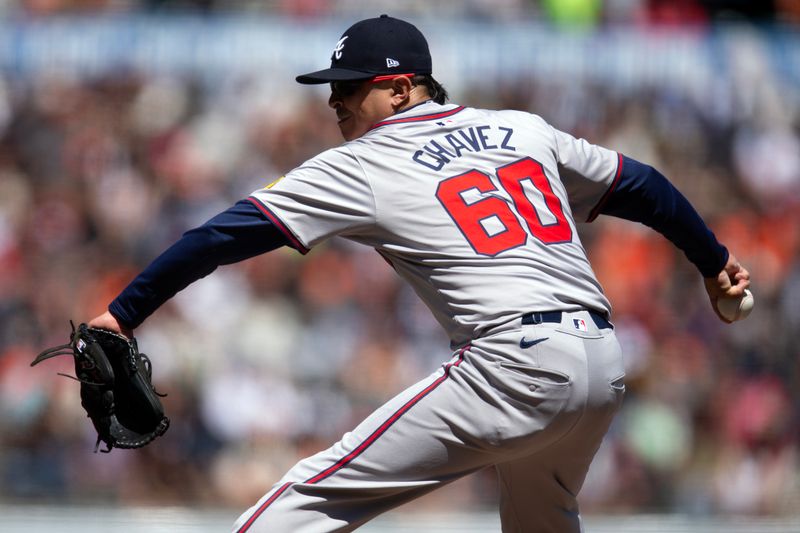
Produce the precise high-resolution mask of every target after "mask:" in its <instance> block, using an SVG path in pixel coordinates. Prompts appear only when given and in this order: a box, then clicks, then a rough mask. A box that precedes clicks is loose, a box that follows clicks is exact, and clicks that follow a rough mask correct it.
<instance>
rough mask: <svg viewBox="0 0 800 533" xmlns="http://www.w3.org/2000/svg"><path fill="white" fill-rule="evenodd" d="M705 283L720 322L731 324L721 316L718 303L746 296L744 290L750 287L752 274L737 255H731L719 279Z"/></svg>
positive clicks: (705, 281) (705, 279) (708, 279)
mask: <svg viewBox="0 0 800 533" xmlns="http://www.w3.org/2000/svg"><path fill="white" fill-rule="evenodd" d="M703 281H704V283H705V287H706V292H707V293H708V298H709V300H711V307H713V308H714V312H715V313H716V314H717V316H718V317H719V318H720V320H722V321H723V322H725V323H729V322H730V321H729V320H726V319H725V318H723V317H722V315H720V313H719V310H718V308H717V302H718V301H719V300H720V299H721V298H724V299H733V298H739V297H741V296H742V295H743V294H744V290H745V289H746V288H748V287H749V286H750V272H748V271H747V269H746V268H744V267H743V266H742V265H741V263H739V260H738V259H736V256H735V255H733V254H729V256H728V262H727V263H725V267H724V268H723V269H722V271H721V272H720V273H719V274H717V277H715V278H704V279H703Z"/></svg>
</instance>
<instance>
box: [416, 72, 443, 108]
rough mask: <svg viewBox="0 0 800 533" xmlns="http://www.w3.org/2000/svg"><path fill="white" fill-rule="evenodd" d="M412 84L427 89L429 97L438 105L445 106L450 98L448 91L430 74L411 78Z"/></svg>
mask: <svg viewBox="0 0 800 533" xmlns="http://www.w3.org/2000/svg"><path fill="white" fill-rule="evenodd" d="M411 83H413V84H414V85H421V86H423V87H425V88H426V89H427V90H428V95H429V96H430V97H431V100H433V101H434V102H436V103H437V104H444V103H445V102H447V99H448V98H449V96H448V95H447V89H445V88H444V87H443V86H442V84H441V83H439V82H438V81H436V80H435V79H434V78H433V76H432V75H430V74H417V75H416V76H414V77H413V78H411Z"/></svg>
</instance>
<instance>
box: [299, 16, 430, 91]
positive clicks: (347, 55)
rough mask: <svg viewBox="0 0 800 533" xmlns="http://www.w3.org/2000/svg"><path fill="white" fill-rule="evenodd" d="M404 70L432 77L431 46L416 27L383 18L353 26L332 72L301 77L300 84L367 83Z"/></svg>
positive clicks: (337, 52)
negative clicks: (359, 81) (372, 79)
mask: <svg viewBox="0 0 800 533" xmlns="http://www.w3.org/2000/svg"><path fill="white" fill-rule="evenodd" d="M400 66H402V69H403V72H408V73H409V74H431V73H432V67H431V53H430V50H428V42H427V41H426V40H425V36H423V35H422V33H421V32H420V31H419V30H418V29H417V28H416V27H415V26H414V25H413V24H410V23H408V22H405V21H403V20H400V19H396V18H393V17H390V16H388V15H381V16H380V17H376V18H371V19H366V20H362V21H360V22H356V23H355V24H353V25H352V26H350V27H349V28H348V29H347V31H345V32H344V33H343V34H342V36H341V37H340V38H339V41H338V42H337V43H336V46H335V47H334V48H333V53H332V54H331V66H330V68H327V69H323V70H318V71H316V72H311V73H309V74H304V75H302V76H297V81H298V82H300V83H328V82H333V81H346V80H365V79H369V78H372V77H375V76H380V75H384V74H385V75H389V74H394V73H396V72H397V70H396V69H397V68H398V67H400Z"/></svg>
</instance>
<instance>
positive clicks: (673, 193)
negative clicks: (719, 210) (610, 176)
mask: <svg viewBox="0 0 800 533" xmlns="http://www.w3.org/2000/svg"><path fill="white" fill-rule="evenodd" d="M621 164H622V169H621V172H620V174H619V178H618V180H617V182H616V183H615V184H614V185H612V187H613V190H612V191H611V193H610V194H608V195H607V197H606V198H605V199H604V203H603V204H602V205H600V206H599V210H598V211H599V213H601V214H605V215H611V216H615V217H619V218H624V219H626V220H632V221H635V222H641V223H643V224H645V225H647V226H650V227H651V228H653V229H654V230H656V231H658V232H659V233H661V234H662V235H664V236H665V237H666V238H667V239H669V240H670V241H671V242H672V243H673V244H674V245H675V246H677V247H678V248H679V249H681V250H683V252H684V253H685V254H686V257H687V258H688V259H689V261H691V262H692V263H693V264H694V265H695V266H696V267H697V269H698V270H699V271H700V273H701V274H702V275H703V276H704V277H707V278H708V277H714V276H716V275H717V274H719V273H720V271H722V269H723V268H724V266H725V263H726V262H727V261H728V250H727V249H726V248H725V247H724V246H723V245H722V244H720V243H719V241H717V238H716V237H715V236H714V233H713V232H712V231H711V230H710V229H708V227H707V226H706V224H705V222H703V219H702V218H700V215H699V214H697V211H695V209H694V207H692V205H691V204H690V203H689V201H688V200H687V199H686V197H684V196H683V194H681V193H680V191H678V190H677V189H676V188H675V187H674V186H673V185H672V184H671V183H670V182H669V180H667V178H665V177H664V176H663V175H662V174H661V173H660V172H658V171H657V170H656V169H654V168H653V167H651V166H649V165H645V164H643V163H640V162H638V161H636V160H634V159H631V158H629V157H625V156H623V157H622V163H621Z"/></svg>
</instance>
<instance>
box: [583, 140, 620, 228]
mask: <svg viewBox="0 0 800 533" xmlns="http://www.w3.org/2000/svg"><path fill="white" fill-rule="evenodd" d="M621 176H622V154H620V153H617V172H616V173H615V174H614V181H612V182H611V185H610V186H609V187H608V190H607V191H606V193H605V194H604V195H603V197H602V198H600V201H599V202H597V205H596V206H594V209H592V210H591V212H590V213H589V218H587V219H586V222H592V221H593V220H594V219H596V218H597V216H598V215H599V214H600V212H601V211H602V209H603V206H604V205H605V203H606V202H607V201H608V198H609V197H610V196H611V195H612V194H614V190H615V189H616V188H617V184H618V183H619V179H620V177H621Z"/></svg>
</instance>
